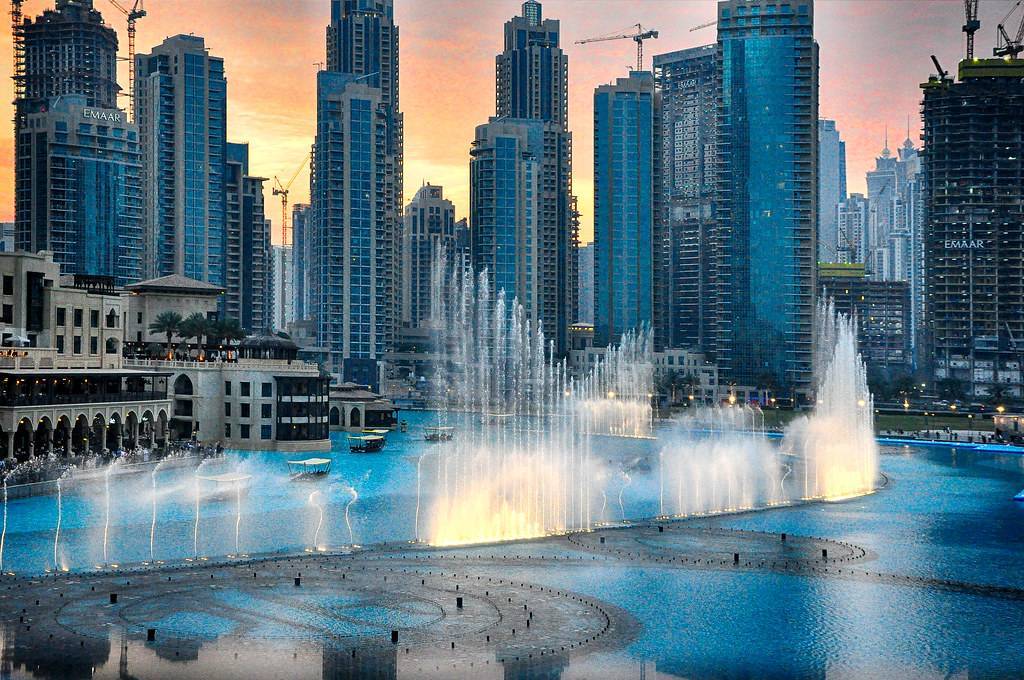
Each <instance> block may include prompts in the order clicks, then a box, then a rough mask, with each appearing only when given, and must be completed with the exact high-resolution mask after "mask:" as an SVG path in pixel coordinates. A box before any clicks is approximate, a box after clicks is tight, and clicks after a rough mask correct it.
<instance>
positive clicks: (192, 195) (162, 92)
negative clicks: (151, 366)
mask: <svg viewBox="0 0 1024 680" xmlns="http://www.w3.org/2000/svg"><path fill="white" fill-rule="evenodd" d="M135 73H136V76H135V111H136V117H137V118H138V124H139V131H140V132H139V136H140V139H141V141H142V154H143V161H144V170H145V186H146V213H145V214H146V219H145V224H146V230H147V232H146V241H145V246H146V259H145V264H146V272H145V275H146V276H147V277H156V276H167V275H169V274H183V275H185V276H188V277H190V278H193V279H198V280H200V281H206V282H208V283H212V284H215V285H218V286H224V285H225V269H224V263H225V239H226V219H225V214H224V210H225V198H224V191H225V186H224V172H225V169H226V161H227V156H226V149H227V136H226V135H227V81H226V80H225V78H224V60H223V59H221V58H220V57H214V56H211V55H210V54H209V52H208V51H207V49H206V45H205V43H204V41H203V38H201V37H199V36H194V35H176V36H173V37H170V38H167V39H165V40H164V41H163V43H161V44H160V45H158V46H156V47H155V48H153V51H152V52H151V53H149V54H140V55H136V57H135Z"/></svg>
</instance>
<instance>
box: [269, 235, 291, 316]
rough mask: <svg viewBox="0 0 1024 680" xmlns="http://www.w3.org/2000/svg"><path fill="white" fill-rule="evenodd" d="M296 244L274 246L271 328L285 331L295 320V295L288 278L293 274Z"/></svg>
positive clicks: (272, 253) (272, 257) (272, 249)
mask: <svg viewBox="0 0 1024 680" xmlns="http://www.w3.org/2000/svg"><path fill="white" fill-rule="evenodd" d="M293 248H294V246H272V247H271V259H272V260H273V267H271V269H272V271H273V272H274V280H273V282H272V284H271V286H270V289H271V291H273V295H272V296H271V300H272V305H273V313H272V314H271V323H270V328H271V330H275V331H283V330H285V329H286V328H288V324H290V323H291V322H292V321H294V320H295V311H294V307H293V303H294V296H292V295H291V290H290V286H286V280H287V278H288V277H290V276H291V274H292V251H293Z"/></svg>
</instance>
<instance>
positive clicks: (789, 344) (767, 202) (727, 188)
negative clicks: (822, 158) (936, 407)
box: [715, 0, 818, 398]
mask: <svg viewBox="0 0 1024 680" xmlns="http://www.w3.org/2000/svg"><path fill="white" fill-rule="evenodd" d="M718 46H719V53H720V57H719V58H720V69H721V71H720V72H721V85H720V87H721V99H720V102H721V103H720V107H721V108H720V110H719V117H718V135H719V136H718V149H719V169H720V175H719V182H718V201H717V203H718V227H717V231H718V234H717V237H716V240H717V243H718V247H717V249H716V253H717V270H718V271H717V281H718V285H717V286H716V290H715V293H716V299H715V305H716V307H717V317H718V330H717V335H718V338H717V340H718V342H717V361H718V363H719V367H720V369H721V370H722V374H723V376H724V377H725V379H726V380H727V381H729V382H730V383H731V384H734V385H736V386H737V387H746V388H761V389H769V390H772V391H773V392H775V393H776V394H780V395H783V396H786V397H790V396H792V397H794V398H805V397H806V396H807V395H808V393H809V390H810V388H811V363H812V360H811V352H812V347H811V345H812V335H813V330H812V326H813V314H814V298H815V289H816V272H815V259H816V255H817V243H816V239H815V220H816V217H817V163H818V141H817V140H818V134H817V132H818V129H817V128H818V66H817V50H818V48H817V44H816V43H815V41H814V5H813V3H812V2H811V1H810V0H791V1H790V2H777V1H776V0H723V1H722V2H720V3H719V5H718Z"/></svg>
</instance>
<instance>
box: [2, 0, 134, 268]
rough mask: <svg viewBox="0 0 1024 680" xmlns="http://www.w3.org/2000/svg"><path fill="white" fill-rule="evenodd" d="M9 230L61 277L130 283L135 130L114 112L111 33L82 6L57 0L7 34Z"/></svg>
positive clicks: (83, 1) (79, 1)
mask: <svg viewBox="0 0 1024 680" xmlns="http://www.w3.org/2000/svg"><path fill="white" fill-rule="evenodd" d="M15 31H16V34H17V38H18V39H17V40H16V41H15V49H16V52H17V58H16V66H15V73H14V82H15V102H14V104H15V232H16V237H15V241H16V245H17V247H18V248H19V249H25V250H31V251H38V250H52V251H54V259H55V260H56V261H57V262H58V263H59V264H60V265H61V271H63V272H64V273H69V274H72V273H74V274H97V275H105V276H112V277H114V278H115V280H116V281H117V283H119V284H121V285H123V284H125V283H130V282H132V281H136V280H138V279H139V276H140V266H141V263H142V254H141V234H140V230H141V227H142V215H141V208H142V197H141V191H142V186H141V181H142V180H141V161H140V156H139V140H138V132H137V128H136V127H135V126H134V125H131V124H130V123H129V122H128V117H127V115H126V114H125V113H124V112H123V111H121V110H119V109H117V93H118V89H119V88H118V86H117V33H116V32H115V31H114V30H113V29H112V28H110V27H109V26H107V25H106V24H104V23H103V17H102V16H101V14H100V13H99V12H98V11H96V10H95V9H94V8H93V3H92V2H91V0H58V1H57V4H56V8H55V9H53V10H46V11H44V12H43V13H42V14H41V15H39V16H38V17H37V18H36V19H35V20H31V19H29V20H26V21H25V22H24V23H22V24H21V25H20V26H18V27H16V29H15Z"/></svg>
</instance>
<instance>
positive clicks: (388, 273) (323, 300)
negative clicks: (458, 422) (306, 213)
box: [306, 71, 397, 386]
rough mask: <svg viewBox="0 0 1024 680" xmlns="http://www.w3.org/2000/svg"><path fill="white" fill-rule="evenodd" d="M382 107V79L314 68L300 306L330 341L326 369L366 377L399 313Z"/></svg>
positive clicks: (323, 340)
mask: <svg viewBox="0 0 1024 680" xmlns="http://www.w3.org/2000/svg"><path fill="white" fill-rule="evenodd" d="M382 109H383V103H382V101H381V90H380V88H377V87H372V86H370V85H367V84H364V83H363V82H359V81H358V80H357V77H356V76H353V75H351V74H346V73H334V72H331V71H321V72H320V73H318V74H317V135H316V142H315V144H314V151H313V159H312V164H311V174H310V197H311V200H312V203H311V207H310V210H311V212H312V224H309V223H307V225H306V226H307V229H306V232H307V237H308V238H309V248H310V253H311V256H310V260H309V261H308V262H307V263H306V267H307V277H306V281H307V283H308V285H309V289H308V300H309V306H308V307H307V310H306V311H307V313H308V314H309V316H310V317H311V318H312V319H313V320H314V322H315V328H316V334H317V343H318V344H319V345H320V346H322V347H326V348H327V349H328V352H329V370H331V371H332V372H338V373H341V374H342V376H343V379H344V380H351V381H353V382H357V383H360V384H369V385H374V386H375V385H377V384H378V378H379V372H378V366H377V362H378V361H379V360H381V359H383V357H384V353H385V352H386V351H387V349H388V347H389V346H390V343H391V341H392V337H393V333H394V320H395V316H396V313H397V308H396V306H395V304H394V302H395V297H394V283H393V282H394V279H395V269H396V267H395V263H396V259H395V251H394V235H393V231H394V228H395V222H394V219H393V215H392V214H391V213H392V210H391V208H392V206H391V205H390V203H389V201H388V200H386V198H385V197H387V196H389V194H388V191H387V189H386V187H385V183H386V182H387V180H386V174H387V168H388V167H389V166H391V165H392V159H390V157H389V154H388V153H387V147H386V143H385V140H386V138H387V136H388V122H387V117H386V116H385V115H383V110H382Z"/></svg>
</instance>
